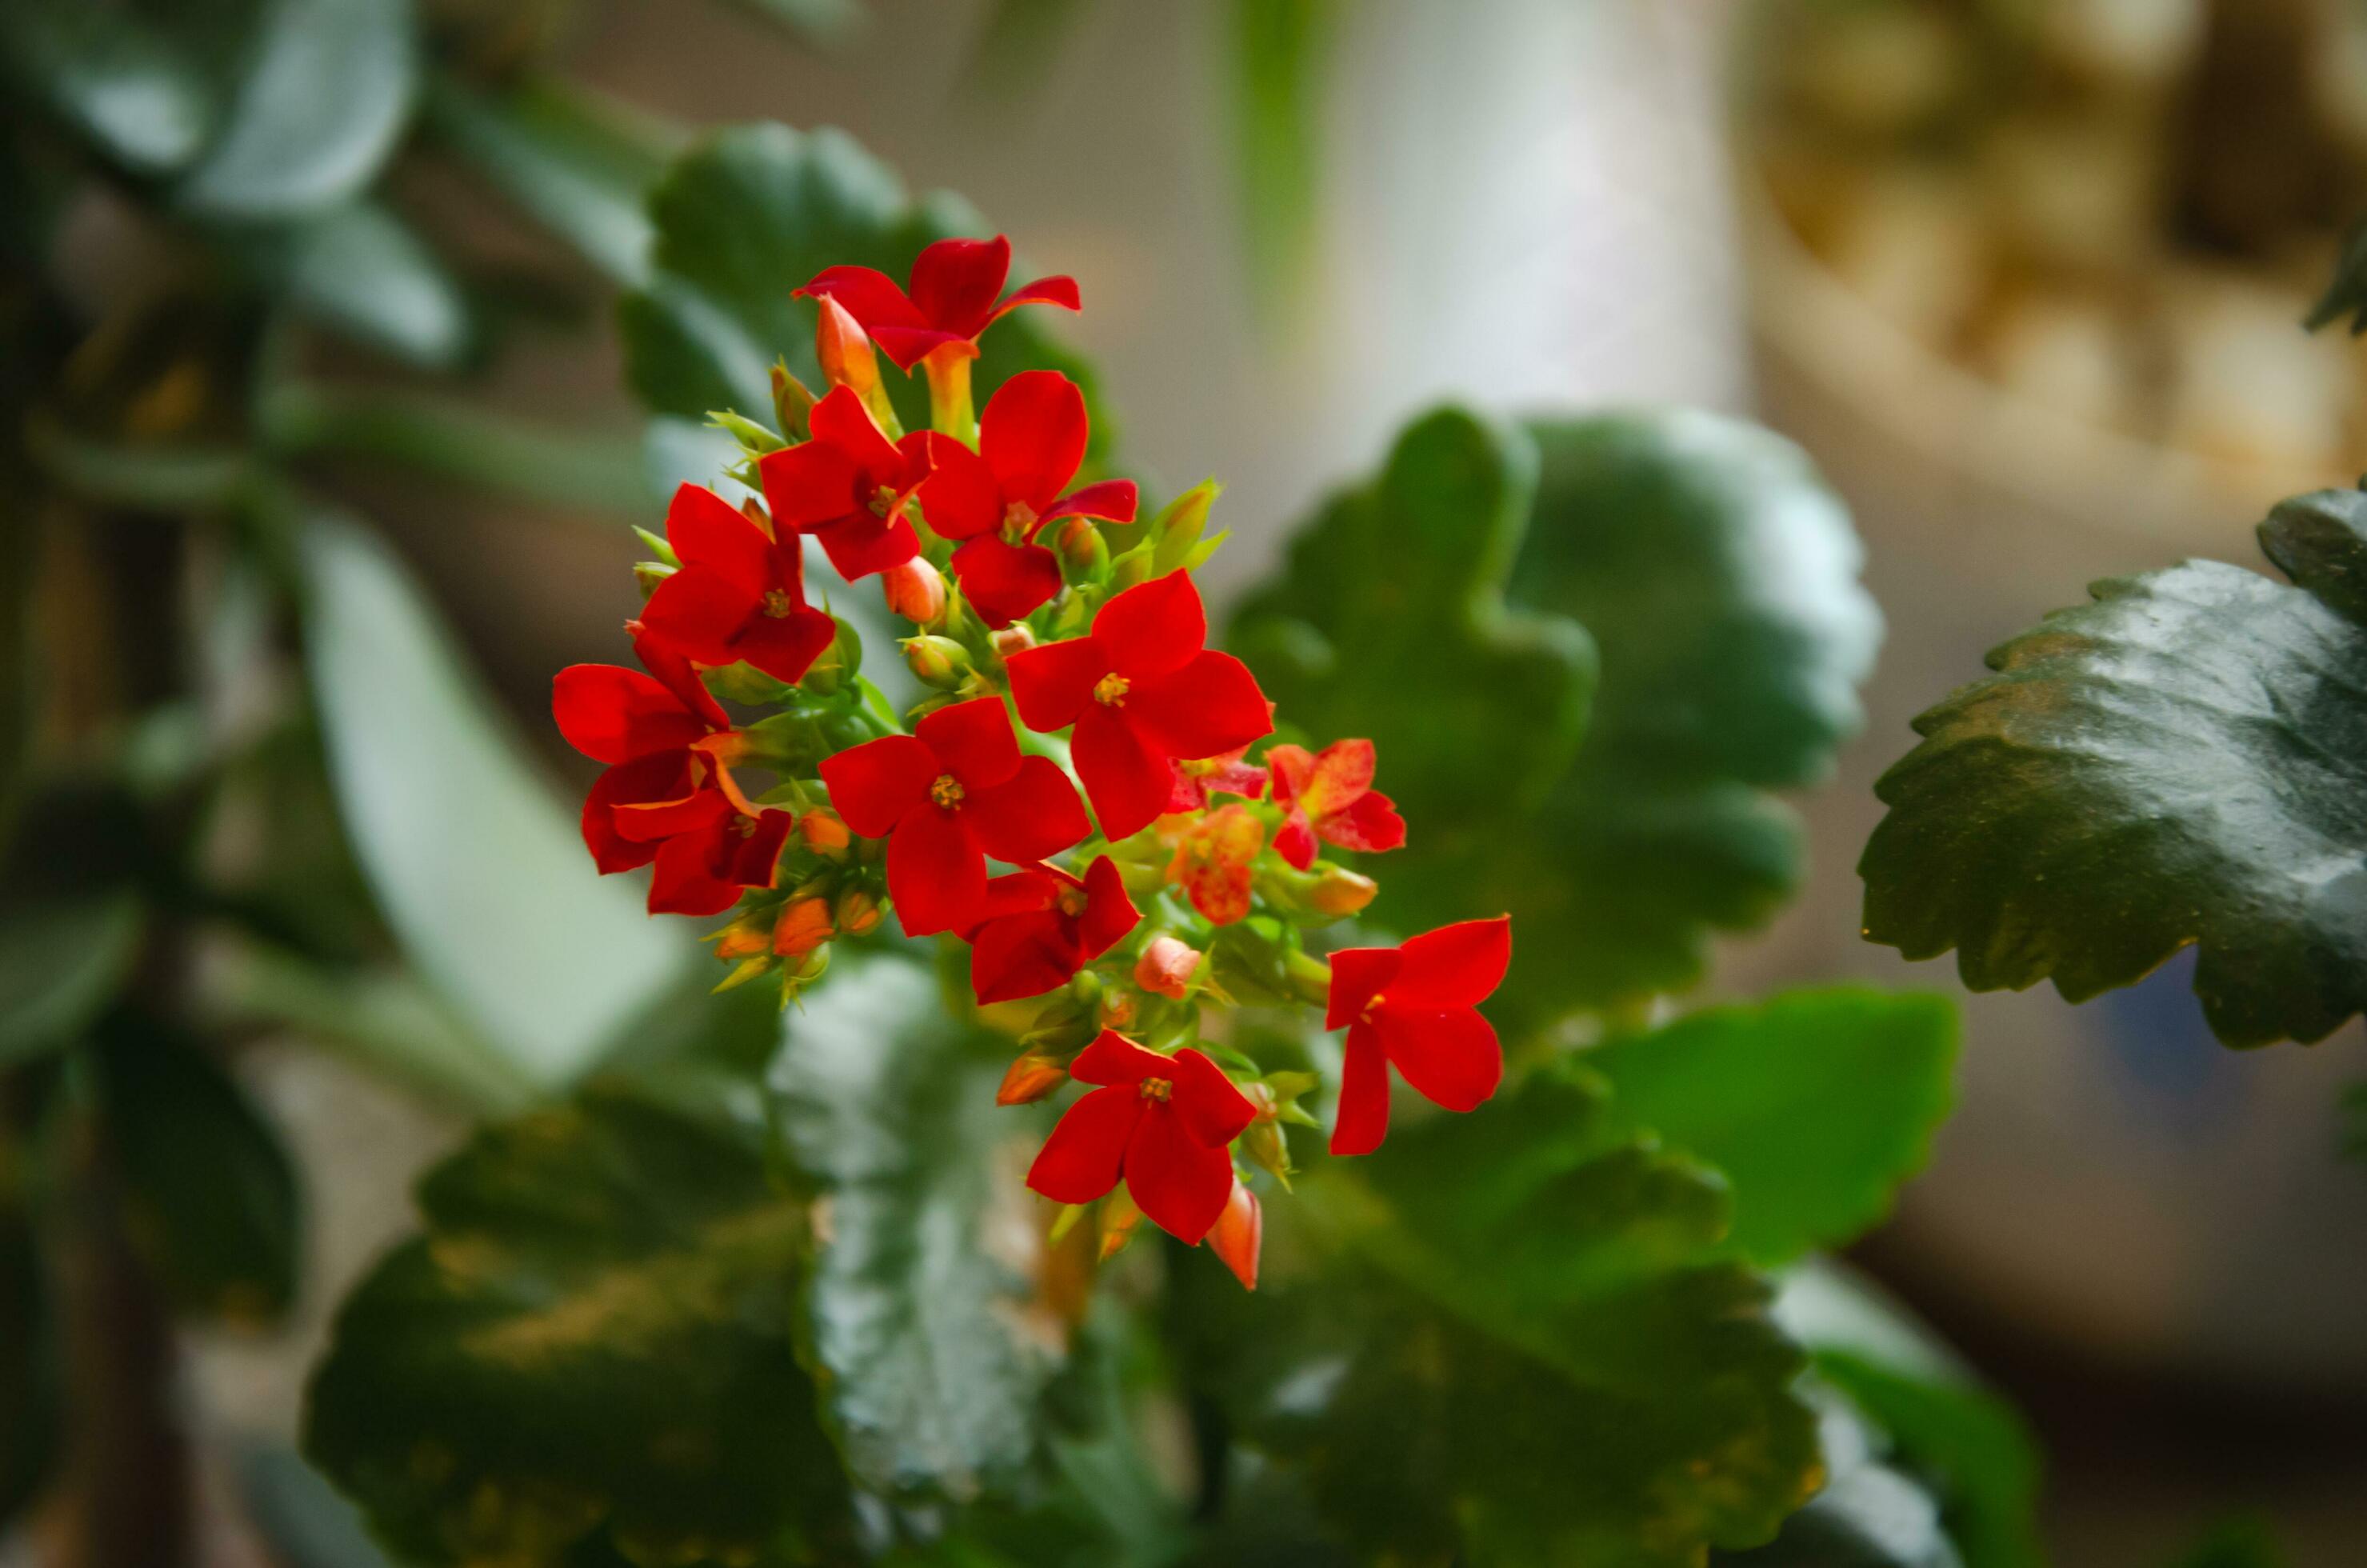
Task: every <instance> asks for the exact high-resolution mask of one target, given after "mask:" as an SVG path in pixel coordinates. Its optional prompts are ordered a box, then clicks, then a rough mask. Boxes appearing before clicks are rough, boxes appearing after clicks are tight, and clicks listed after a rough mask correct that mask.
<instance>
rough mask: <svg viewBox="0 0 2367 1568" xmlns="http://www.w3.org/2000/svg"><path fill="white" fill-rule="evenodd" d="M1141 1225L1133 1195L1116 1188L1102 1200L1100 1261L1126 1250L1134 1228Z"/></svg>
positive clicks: (1140, 1213) (1139, 1213)
mask: <svg viewBox="0 0 2367 1568" xmlns="http://www.w3.org/2000/svg"><path fill="white" fill-rule="evenodd" d="M1141 1223H1142V1210H1140V1209H1138V1208H1137V1207H1136V1206H1135V1201H1134V1195H1133V1194H1132V1193H1130V1192H1128V1191H1127V1189H1126V1188H1125V1187H1118V1188H1117V1189H1116V1190H1115V1191H1113V1192H1112V1193H1111V1194H1110V1195H1109V1196H1108V1197H1107V1198H1104V1199H1102V1261H1103V1262H1104V1263H1107V1262H1108V1261H1109V1260H1110V1259H1111V1258H1114V1257H1116V1256H1117V1255H1118V1254H1120V1253H1122V1252H1124V1251H1125V1250H1126V1244H1127V1243H1128V1242H1130V1241H1132V1240H1133V1239H1134V1228H1135V1227H1136V1226H1137V1225H1139V1224H1141Z"/></svg>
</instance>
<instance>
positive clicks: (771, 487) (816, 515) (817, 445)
mask: <svg viewBox="0 0 2367 1568" xmlns="http://www.w3.org/2000/svg"><path fill="white" fill-rule="evenodd" d="M807 425H808V427H809V428H810V429H811V430H812V431H813V439H812V440H810V441H800V442H798V444H797V445H796V446H794V447H784V448H782V449H780V450H778V451H776V452H766V453H765V454H764V456H763V457H761V458H759V459H757V460H756V472H757V475H758V477H759V478H760V479H761V480H762V481H763V483H764V500H765V502H766V504H767V505H769V506H771V507H772V509H773V528H774V529H775V531H776V533H779V534H783V535H787V534H791V533H805V534H811V535H813V537H814V538H815V539H817V540H821V547H822V550H823V551H824V552H825V553H827V554H828V555H829V556H830V563H831V564H832V566H835V567H837V568H838V574H839V575H840V576H842V577H844V578H845V579H846V580H847V581H848V582H850V583H852V582H854V581H855V579H856V578H858V577H865V576H868V575H870V574H872V573H874V572H884V571H886V570H887V569H888V568H889V567H890V566H901V565H902V564H903V563H904V562H907V561H910V560H912V558H913V557H914V556H916V555H918V554H920V553H921V541H920V540H919V539H918V538H916V537H915V536H914V535H913V532H912V522H911V520H910V519H908V518H907V517H905V516H904V504H905V503H906V502H907V501H909V500H911V499H912V492H913V491H915V490H917V489H919V488H920V484H921V481H923V479H926V478H927V477H928V473H929V458H928V441H929V437H928V432H926V431H915V432H914V433H913V434H912V435H910V436H907V437H904V438H903V439H902V440H901V441H891V440H889V438H888V437H887V435H886V434H885V433H884V432H883V431H881V429H880V428H879V426H878V425H877V424H875V423H874V422H873V421H872V418H871V414H870V411H869V410H868V409H866V408H865V407H864V406H863V400H862V399H861V398H860V397H857V396H856V395H855V392H853V391H851V390H850V389H848V388H846V387H832V389H831V391H830V393H829V395H828V396H826V397H824V398H823V399H822V400H821V402H820V403H815V404H814V405H813V411H812V413H811V414H810V415H808V416H807ZM783 548H785V549H786V548H787V540H784V541H783Z"/></svg>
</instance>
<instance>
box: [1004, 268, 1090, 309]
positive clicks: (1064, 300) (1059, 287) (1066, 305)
mask: <svg viewBox="0 0 2367 1568" xmlns="http://www.w3.org/2000/svg"><path fill="white" fill-rule="evenodd" d="M1022 305H1058V306H1059V307H1060V308H1061V309H1062V310H1064V311H1082V310H1083V309H1084V308H1085V303H1084V301H1083V300H1082V299H1080V298H1079V297H1078V294H1077V280H1076V279H1075V278H1070V277H1068V276H1066V275H1055V276H1053V277H1050V278H1037V279H1036V281H1035V282H1033V283H1023V284H1021V285H1020V286H1019V287H1018V288H1016V289H1014V290H1012V291H1011V292H1010V294H1009V295H1008V296H1006V297H1005V298H1004V300H1003V301H1002V303H1001V304H999V305H997V306H995V307H994V319H997V320H999V319H1001V317H1002V314H1003V312H1006V311H1015V310H1017V309H1018V308H1019V307H1020V306H1022Z"/></svg>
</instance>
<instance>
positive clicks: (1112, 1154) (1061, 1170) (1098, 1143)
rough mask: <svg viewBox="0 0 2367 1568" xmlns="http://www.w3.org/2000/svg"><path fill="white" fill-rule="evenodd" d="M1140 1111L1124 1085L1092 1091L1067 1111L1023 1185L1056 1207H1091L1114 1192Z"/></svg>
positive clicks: (1137, 1101) (1130, 1089)
mask: <svg viewBox="0 0 2367 1568" xmlns="http://www.w3.org/2000/svg"><path fill="white" fill-rule="evenodd" d="M1087 1049H1089V1050H1090V1049H1091V1048H1090V1047H1088V1048H1087ZM1143 1105H1144V1101H1143V1098H1142V1096H1140V1095H1139V1094H1138V1093H1137V1092H1136V1091H1135V1090H1134V1088H1133V1087H1132V1086H1131V1085H1127V1086H1126V1087H1122V1088H1112V1089H1096V1090H1095V1091H1093V1093H1092V1094H1090V1095H1087V1096H1085V1097H1084V1098H1083V1099H1081V1100H1079V1101H1078V1102H1077V1103H1076V1104H1074V1105H1072V1106H1070V1108H1069V1109H1068V1113H1067V1114H1066V1115H1064V1116H1062V1117H1061V1118H1060V1125H1059V1126H1058V1127H1055V1128H1054V1129H1052V1136H1050V1137H1049V1138H1047V1139H1046V1140H1044V1147H1043V1149H1042V1151H1041V1152H1040V1153H1037V1154H1036V1163H1035V1164H1034V1165H1030V1166H1028V1167H1027V1185H1028V1186H1029V1187H1034V1188H1035V1189H1036V1191H1038V1192H1040V1193H1042V1194H1043V1195H1044V1196H1045V1197H1047V1198H1048V1199H1052V1200H1053V1201H1054V1202H1055V1203H1091V1202H1092V1201H1093V1199H1096V1198H1099V1197H1101V1196H1102V1195H1103V1194H1104V1193H1105V1192H1107V1191H1108V1190H1109V1189H1110V1188H1111V1187H1116V1185H1117V1177H1118V1172H1119V1170H1120V1169H1122V1168H1123V1167H1124V1165H1125V1164H1126V1146H1127V1143H1128V1142H1131V1141H1132V1139H1133V1137H1134V1124H1135V1123H1136V1122H1138V1121H1139V1120H1140V1119H1142V1108H1143Z"/></svg>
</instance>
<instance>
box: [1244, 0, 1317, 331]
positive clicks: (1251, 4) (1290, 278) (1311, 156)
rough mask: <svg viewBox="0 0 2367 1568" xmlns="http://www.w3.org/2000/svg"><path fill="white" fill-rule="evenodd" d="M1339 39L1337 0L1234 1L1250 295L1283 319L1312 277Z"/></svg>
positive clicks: (1300, 296)
mask: <svg viewBox="0 0 2367 1568" xmlns="http://www.w3.org/2000/svg"><path fill="white" fill-rule="evenodd" d="M1337 48H1338V15H1337V7H1336V6H1334V5H1333V3H1332V0H1229V4H1228V5H1227V6H1226V8H1225V38H1224V49H1225V54H1226V60H1227V64H1228V67H1229V72H1230V75H1231V78H1232V80H1231V99H1232V121H1233V123H1232V137H1233V178H1234V181H1235V184H1236V185H1237V186H1238V187H1239V195H1240V218H1241V232H1242V235H1243V237H1244V240H1245V242H1246V246H1247V250H1248V262H1249V271H1250V286H1251V294H1252V297H1253V298H1255V299H1256V300H1257V301H1258V302H1259V303H1261V304H1262V305H1263V306H1265V307H1266V309H1267V310H1268V312H1270V313H1272V314H1273V315H1274V317H1275V318H1276V319H1277V320H1280V319H1283V317H1284V315H1285V312H1287V310H1288V309H1289V307H1290V306H1292V305H1294V304H1296V303H1297V301H1299V300H1300V299H1301V298H1303V297H1304V295H1305V293H1306V291H1307V290H1308V289H1309V288H1311V287H1312V286H1313V283H1314V276H1313V272H1314V264H1315V260H1316V255H1317V242H1318V241H1319V239H1320V238H1321V235H1322V222H1321V219H1322V213H1323V208H1324V201H1323V189H1324V179H1323V146H1324V137H1323V114H1324V109H1325V108H1326V107H1327V106H1326V101H1325V100H1326V92H1325V89H1326V88H1327V87H1328V86H1329V85H1330V84H1331V62H1332V56H1333V53H1334V51H1336V49H1337Z"/></svg>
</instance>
